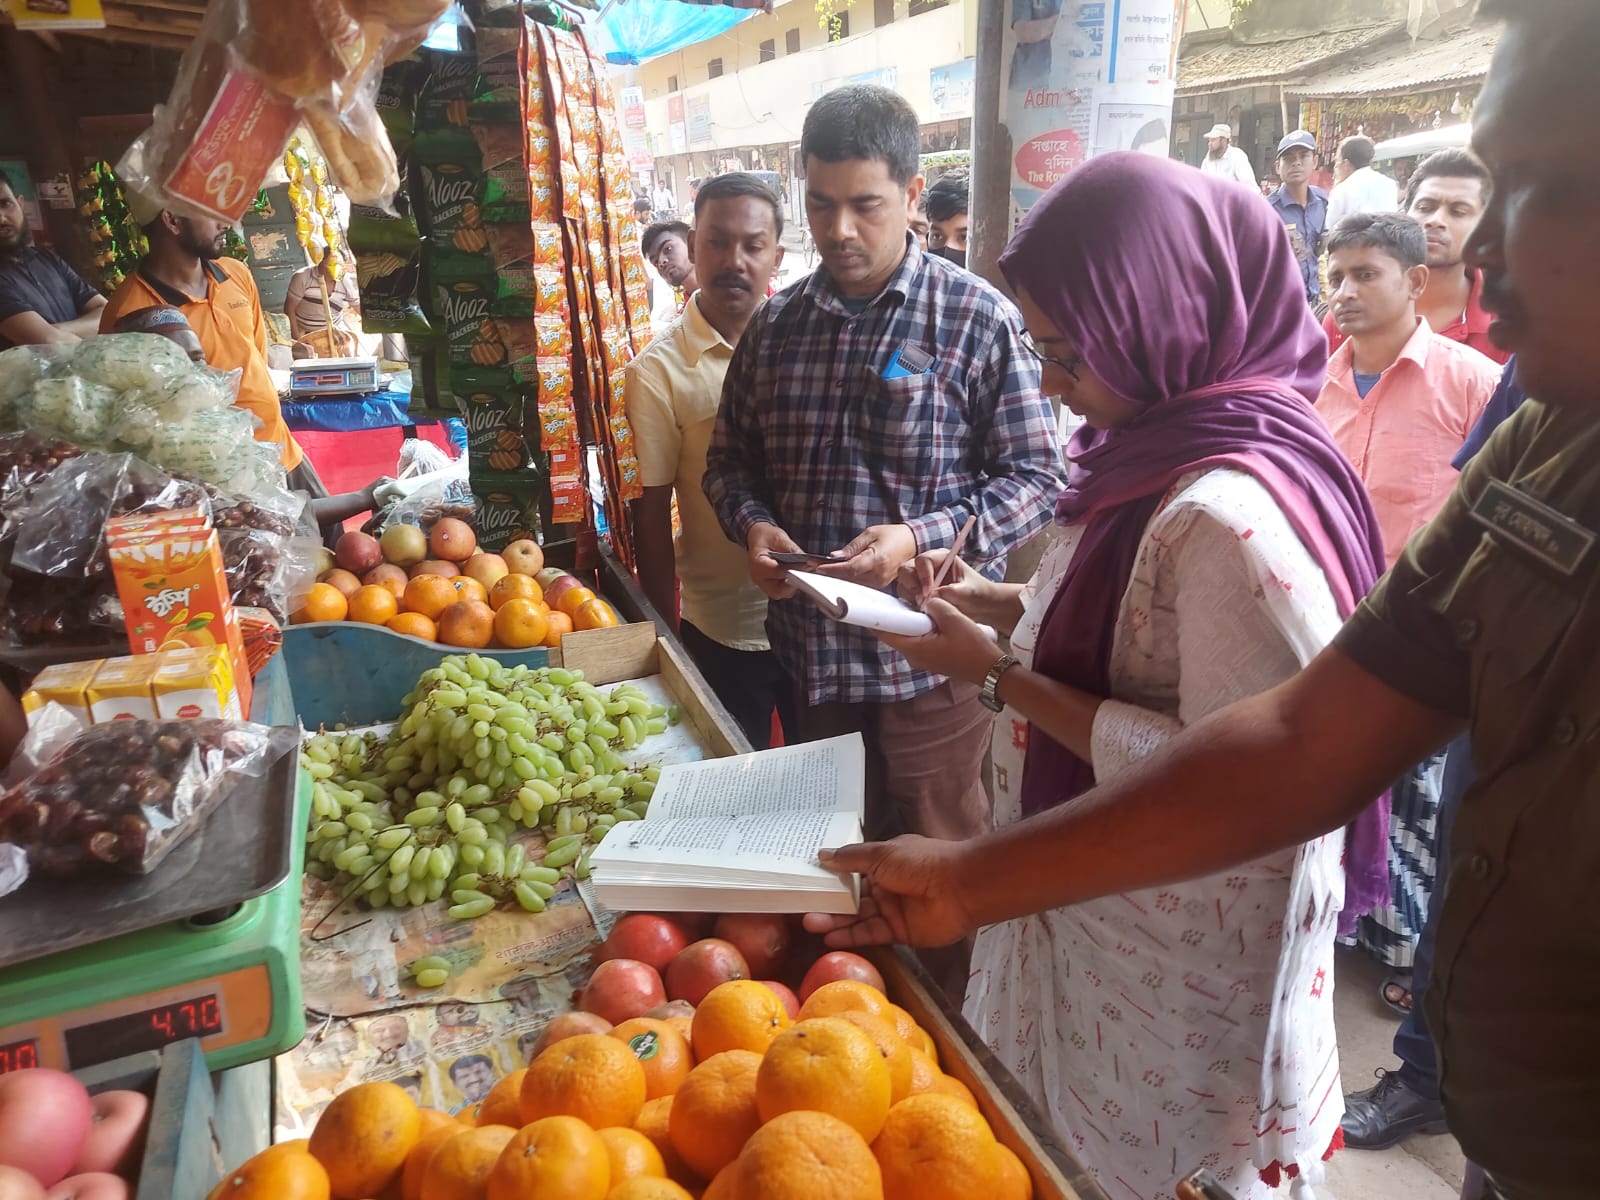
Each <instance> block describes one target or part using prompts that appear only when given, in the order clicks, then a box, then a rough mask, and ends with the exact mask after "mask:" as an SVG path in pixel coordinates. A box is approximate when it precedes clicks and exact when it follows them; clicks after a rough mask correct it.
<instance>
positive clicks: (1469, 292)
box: [1322, 149, 1507, 363]
mask: <svg viewBox="0 0 1600 1200" xmlns="http://www.w3.org/2000/svg"><path fill="white" fill-rule="evenodd" d="M1489 190H1490V177H1489V172H1488V169H1487V168H1486V167H1484V165H1483V163H1482V162H1480V161H1479V160H1478V157H1477V155H1475V154H1473V153H1472V151H1470V150H1465V149H1462V150H1440V151H1439V152H1438V153H1436V154H1431V155H1429V156H1428V157H1427V158H1425V159H1423V160H1422V162H1421V163H1420V164H1419V165H1418V167H1417V169H1416V170H1415V171H1414V172H1413V173H1412V175H1411V181H1410V182H1409V183H1408V184H1407V185H1406V199H1405V211H1406V212H1407V213H1408V214H1409V215H1410V216H1412V217H1415V218H1416V220H1417V223H1418V224H1419V225H1421V226H1422V231H1423V232H1424V233H1425V234H1426V235H1427V238H1428V286H1427V288H1426V289H1425V290H1424V291H1423V293H1422V298H1421V299H1420V300H1418V301H1417V314H1418V315H1419V316H1422V317H1425V318H1426V319H1427V322H1428V327H1429V328H1430V329H1432V330H1433V331H1434V332H1435V333H1438V334H1440V335H1441V336H1443V337H1447V338H1449V339H1450V340H1451V341H1453V342H1462V343H1464V344H1466V345H1468V346H1471V347H1472V348H1473V349H1474V350H1476V351H1478V352H1479V353H1480V354H1487V355H1488V356H1489V357H1490V358H1492V359H1494V361H1495V362H1497V363H1504V362H1505V361H1506V358H1507V354H1506V352H1505V351H1504V350H1501V349H1500V348H1499V347H1498V346H1496V345H1495V344H1494V343H1493V342H1491V341H1490V340H1489V319H1490V318H1489V314H1488V313H1486V312H1484V310H1483V306H1482V304H1481V303H1479V300H1480V297H1481V295H1482V292H1483V277H1482V276H1481V275H1479V274H1478V272H1476V271H1473V270H1469V269H1468V268H1467V264H1466V262H1465V260H1464V255H1463V252H1464V250H1465V248H1466V245H1467V239H1468V238H1470V237H1471V236H1472V232H1473V230H1475V229H1476V228H1477V227H1478V221H1479V219H1480V218H1481V217H1482V216H1483V210H1484V208H1486V207H1487V206H1488V203H1489ZM1322 328H1323V329H1324V331H1326V333H1327V335H1328V349H1329V352H1330V353H1331V352H1332V351H1334V350H1337V349H1338V348H1339V347H1340V346H1341V345H1343V344H1344V340H1345V335H1344V334H1342V333H1340V332H1339V327H1338V326H1337V325H1335V324H1334V321H1333V314H1332V313H1331V312H1330V313H1329V314H1328V315H1327V316H1326V317H1324V318H1323V321H1322Z"/></svg>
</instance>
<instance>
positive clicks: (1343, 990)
mask: <svg viewBox="0 0 1600 1200" xmlns="http://www.w3.org/2000/svg"><path fill="white" fill-rule="evenodd" d="M1337 955H1338V958H1337V960H1336V963H1337V965H1336V968H1335V970H1336V980H1335V990H1334V997H1333V1005H1334V1013H1335V1021H1336V1022H1337V1026H1338V1031H1339V1065H1340V1070H1341V1072H1342V1074H1343V1076H1344V1090H1345V1091H1347V1092H1352V1091H1359V1090H1361V1089H1362V1088H1365V1087H1367V1086H1369V1085H1370V1084H1371V1083H1372V1082H1373V1072H1374V1071H1376V1070H1378V1069H1379V1068H1380V1067H1381V1068H1384V1069H1388V1068H1391V1067H1393V1066H1395V1065H1396V1062H1395V1057H1394V1051H1393V1049H1392V1042H1393V1039H1394V1031H1395V1026H1396V1024H1397V1023H1398V1021H1399V1018H1398V1017H1396V1016H1395V1014H1394V1013H1393V1012H1392V1011H1391V1010H1390V1009H1389V1008H1387V1007H1386V1006H1385V1005H1384V1003H1383V1001H1382V1000H1380V999H1379V998H1378V985H1379V982H1380V981H1381V980H1382V979H1383V977H1384V975H1386V974H1387V973H1388V972H1387V971H1386V970H1385V969H1384V968H1382V967H1380V966H1379V965H1378V964H1377V963H1375V962H1373V961H1372V959H1370V958H1368V957H1367V956H1366V955H1365V954H1362V953H1361V952H1360V951H1358V950H1353V949H1349V948H1345V947H1340V948H1339V949H1338V951H1337ZM1462 1162H1463V1160H1462V1157H1461V1150H1460V1148H1459V1147H1457V1145H1456V1142H1455V1139H1454V1138H1453V1137H1451V1136H1450V1135H1449V1134H1439V1135H1436V1136H1428V1135H1422V1134H1417V1135H1414V1136H1412V1137H1410V1138H1407V1139H1406V1140H1405V1141H1403V1142H1401V1143H1400V1144H1399V1145H1398V1146H1391V1147H1390V1148H1389V1149H1387V1150H1341V1151H1339V1153H1337V1154H1335V1155H1334V1156H1333V1159H1332V1160H1331V1161H1330V1162H1329V1163H1328V1182H1327V1183H1326V1184H1325V1185H1323V1186H1322V1187H1320V1188H1318V1189H1317V1191H1316V1195H1317V1200H1457V1198H1458V1197H1459V1195H1460V1189H1461V1172H1462ZM1279 1194H1280V1195H1282V1196H1288V1195H1289V1189H1288V1188H1287V1187H1284V1188H1283V1189H1281V1191H1280V1193H1279Z"/></svg>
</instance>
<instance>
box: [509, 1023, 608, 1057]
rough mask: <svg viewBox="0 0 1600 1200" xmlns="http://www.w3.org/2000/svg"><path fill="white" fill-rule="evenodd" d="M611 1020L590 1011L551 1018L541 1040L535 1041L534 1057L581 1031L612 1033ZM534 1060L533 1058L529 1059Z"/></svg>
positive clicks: (540, 1037) (540, 1036)
mask: <svg viewBox="0 0 1600 1200" xmlns="http://www.w3.org/2000/svg"><path fill="white" fill-rule="evenodd" d="M610 1032H611V1022H610V1021H608V1020H606V1019H605V1018H604V1017H601V1016H596V1015H595V1014H594V1013H590V1012H564V1013H561V1014H559V1015H557V1016H555V1017H552V1018H551V1019H550V1024H548V1025H546V1026H545V1027H544V1032H543V1033H541V1034H540V1035H539V1040H538V1041H537V1042H536V1043H534V1047H533V1058H538V1057H539V1055H541V1054H543V1053H544V1052H545V1051H546V1050H548V1049H549V1048H550V1047H551V1046H554V1045H555V1044H556V1043H557V1042H559V1041H563V1040H565V1039H566V1038H569V1037H577V1036H578V1035H579V1034H580V1033H610ZM528 1061H529V1062H532V1061H533V1059H529V1060H528Z"/></svg>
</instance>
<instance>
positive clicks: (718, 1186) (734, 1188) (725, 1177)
mask: <svg viewBox="0 0 1600 1200" xmlns="http://www.w3.org/2000/svg"><path fill="white" fill-rule="evenodd" d="M738 1194H739V1160H738V1159H734V1160H733V1161H732V1162H731V1163H729V1164H728V1165H727V1166H725V1167H723V1168H722V1170H720V1171H718V1172H717V1177H716V1178H715V1179H713V1180H712V1181H711V1182H710V1183H708V1184H706V1190H705V1191H703V1192H701V1193H700V1200H734V1197H736V1196H737V1195H738Z"/></svg>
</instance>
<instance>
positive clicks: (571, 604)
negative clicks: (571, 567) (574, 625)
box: [556, 583, 597, 620]
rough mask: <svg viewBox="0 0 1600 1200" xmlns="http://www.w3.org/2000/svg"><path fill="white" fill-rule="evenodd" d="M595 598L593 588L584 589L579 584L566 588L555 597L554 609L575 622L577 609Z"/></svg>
mask: <svg viewBox="0 0 1600 1200" xmlns="http://www.w3.org/2000/svg"><path fill="white" fill-rule="evenodd" d="M596 598H597V597H596V596H595V594H594V589H593V588H586V587H584V586H583V584H581V583H580V584H579V585H578V586H577V587H575V588H568V589H567V590H566V591H564V592H562V593H561V595H559V596H557V597H556V608H558V609H560V610H561V611H562V612H564V613H566V614H567V616H569V617H572V618H574V620H576V618H577V615H578V609H579V608H581V607H582V606H583V605H585V604H587V603H588V602H589V601H591V600H594V599H596Z"/></svg>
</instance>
